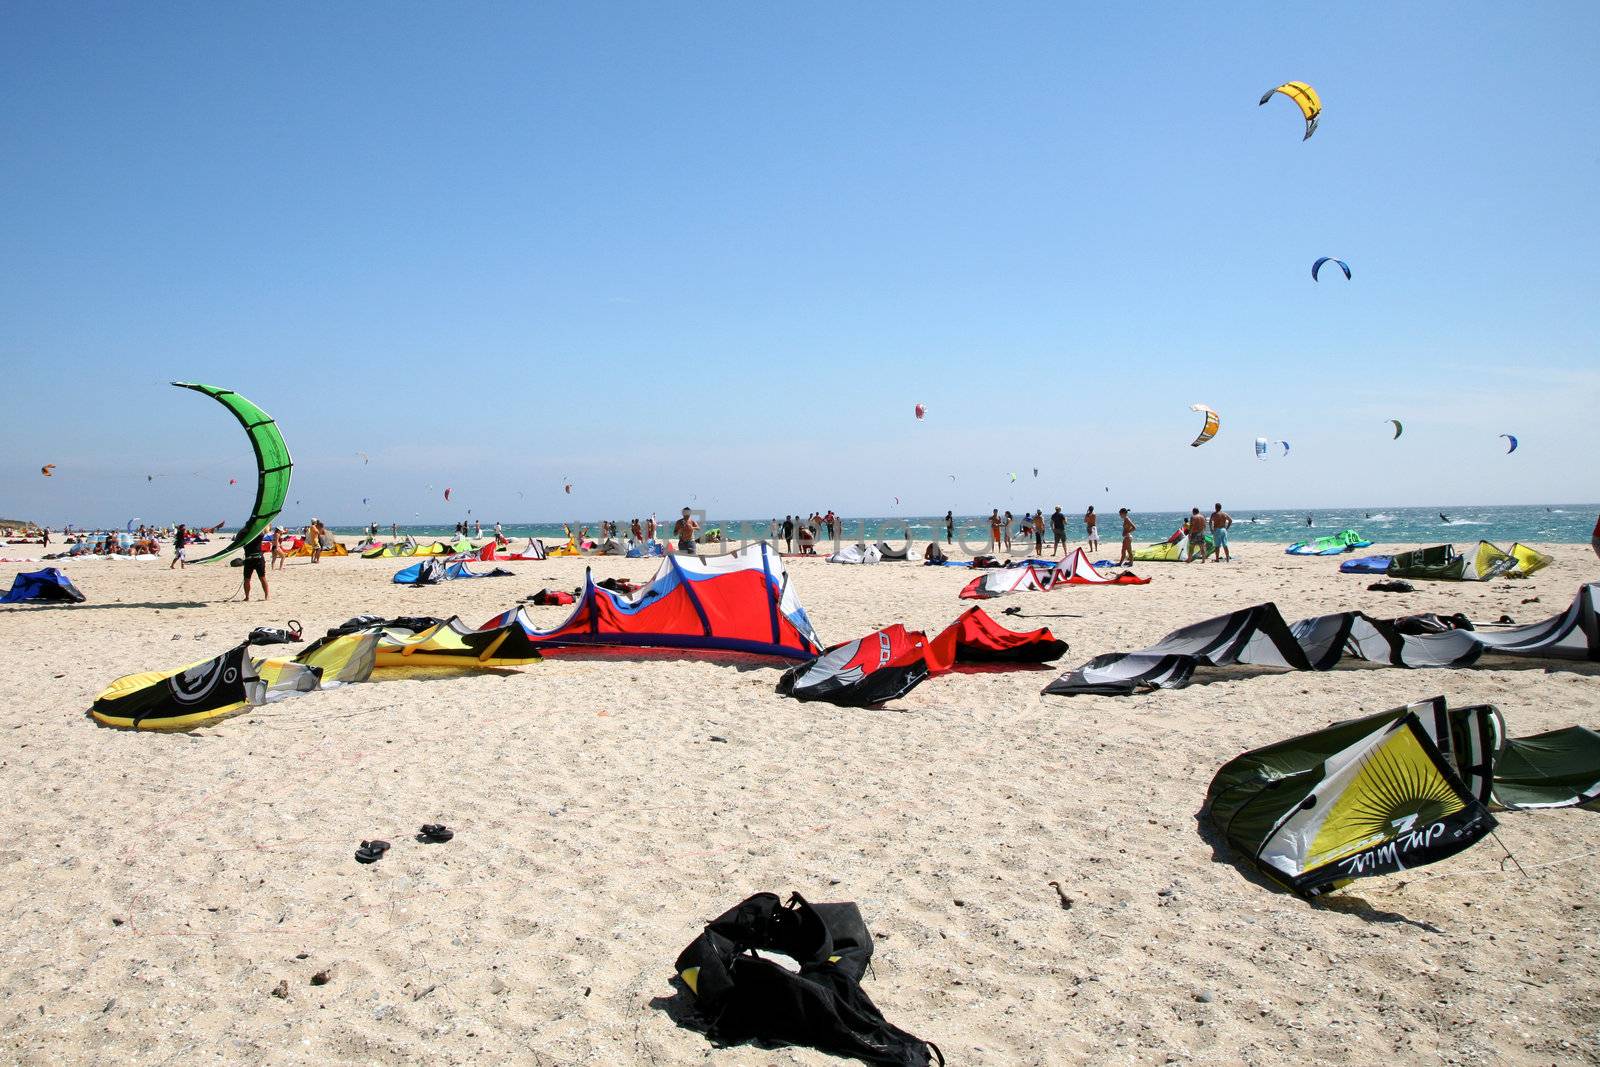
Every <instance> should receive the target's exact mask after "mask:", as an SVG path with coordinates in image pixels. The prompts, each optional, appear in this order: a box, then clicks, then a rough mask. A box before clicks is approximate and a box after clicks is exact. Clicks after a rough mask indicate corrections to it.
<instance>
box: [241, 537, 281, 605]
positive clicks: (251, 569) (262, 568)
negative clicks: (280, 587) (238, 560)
mask: <svg viewBox="0 0 1600 1067" xmlns="http://www.w3.org/2000/svg"><path fill="white" fill-rule="evenodd" d="M273 545H274V546H276V545H277V542H276V541H274V542H273ZM251 575H254V576H255V577H257V578H260V579H261V599H262V600H269V599H271V597H272V591H271V590H269V589H268V588H267V561H266V560H264V559H262V558H261V538H259V537H252V538H251V539H250V540H249V541H248V542H246V544H245V546H244V598H245V599H246V600H249V599H250V577H251Z"/></svg>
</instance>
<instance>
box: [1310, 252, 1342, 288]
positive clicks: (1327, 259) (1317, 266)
mask: <svg viewBox="0 0 1600 1067" xmlns="http://www.w3.org/2000/svg"><path fill="white" fill-rule="evenodd" d="M1324 263H1337V264H1339V269H1340V270H1342V271H1344V278H1345V281H1349V280H1350V264H1348V263H1346V262H1345V261H1344V260H1342V259H1334V258H1333V257H1332V256H1323V257H1322V258H1321V259H1319V260H1317V261H1316V262H1315V263H1313V264H1311V280H1312V281H1314V282H1318V281H1321V280H1322V279H1321V278H1318V277H1317V275H1318V274H1319V273H1320V272H1321V270H1322V265H1323V264H1324Z"/></svg>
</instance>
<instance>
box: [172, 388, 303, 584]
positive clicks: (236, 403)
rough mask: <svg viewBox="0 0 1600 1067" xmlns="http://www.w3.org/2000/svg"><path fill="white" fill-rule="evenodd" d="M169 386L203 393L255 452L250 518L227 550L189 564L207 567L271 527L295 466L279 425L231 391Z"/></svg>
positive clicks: (287, 492) (286, 494)
mask: <svg viewBox="0 0 1600 1067" xmlns="http://www.w3.org/2000/svg"><path fill="white" fill-rule="evenodd" d="M172 384H173V385H175V386H177V387H178V388H180V389H193V390H194V391H195V392H197V393H204V394H205V395H206V396H209V397H210V398H211V399H213V400H215V401H216V402H217V403H219V404H221V405H222V406H223V407H225V408H227V409H228V410H229V411H231V412H233V417H234V418H236V419H238V420H239V425H241V426H243V427H244V432H245V433H247V434H249V435H250V445H251V447H253V448H254V449H255V451H256V502H255V505H254V506H253V507H252V508H251V509H250V518H249V519H248V520H247V521H246V522H245V523H244V525H242V526H241V527H239V532H238V533H237V534H235V535H234V538H233V540H232V541H230V542H228V545H227V547H226V548H223V549H221V550H219V551H216V552H213V553H211V555H209V556H206V557H205V558H203V559H196V560H190V562H191V563H206V562H208V561H210V560H214V559H219V558H221V557H222V556H226V555H227V554H228V553H230V552H232V551H234V550H235V549H238V548H241V547H243V546H244V545H247V544H249V543H250V542H251V540H252V539H254V538H257V537H260V536H261V534H262V532H263V531H264V530H266V528H267V527H268V526H271V525H272V520H273V519H275V518H277V517H278V512H280V511H282V510H283V502H284V499H285V498H286V497H287V496H288V495H289V475H290V473H291V472H292V471H293V470H294V463H293V461H292V460H290V458H289V446H288V445H286V444H284V443H283V434H281V433H279V432H278V424H277V423H276V422H275V421H274V420H273V418H272V416H271V415H268V414H267V413H266V412H265V411H262V410H261V409H260V408H258V407H256V406H255V405H254V404H252V403H250V401H248V400H246V399H245V398H244V397H242V396H240V395H239V394H238V393H236V392H234V391H233V390H232V389H220V388H218V387H217V386H215V385H200V384H198V383H196V382H173V383H172Z"/></svg>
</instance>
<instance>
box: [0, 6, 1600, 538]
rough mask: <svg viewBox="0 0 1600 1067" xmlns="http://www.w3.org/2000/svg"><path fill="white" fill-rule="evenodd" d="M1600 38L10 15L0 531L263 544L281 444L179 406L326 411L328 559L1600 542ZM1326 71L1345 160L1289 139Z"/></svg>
mask: <svg viewBox="0 0 1600 1067" xmlns="http://www.w3.org/2000/svg"><path fill="white" fill-rule="evenodd" d="M1597 41H1600V5H1594V4H1589V3H1572V4H1542V5H1503V4H1434V5H1388V4H1352V5H1341V6H1339V7H1338V8H1335V9H1324V8H1295V7H1294V6H1293V5H1289V6H1283V5H1280V6H1277V7H1272V6H1266V7H1259V6H1258V7H1255V8H1249V9H1245V10H1243V11H1241V12H1239V13H1236V14H1229V15H1218V14H1215V13H1213V12H1212V11H1211V10H1210V9H1209V8H1207V7H1204V6H1199V5H1143V6H1140V7H1138V8H1137V9H1132V8H1130V9H1128V10H1117V9H1115V8H1113V7H1110V6H1107V5H1095V6H1093V7H1090V6H1088V5H1068V4H1057V3H1041V4H1015V5H1006V6H1003V7H1001V6H995V5H981V6H980V5H956V4H949V5H941V4H921V3H919V4H874V5H853V4H852V5H845V4H837V5H750V4H734V3H728V4H714V3H702V4H693V5H689V4H681V5H672V4H621V3H618V4H603V5H580V4H570V5H563V6H554V5H543V6H539V7H533V6H530V5H515V4H506V5H488V4H470V5H432V4H430V5H423V4H412V5H406V4H396V5H388V6H384V7H382V8H356V7H349V6H346V5H284V4H272V5H266V4H262V5H252V4H193V5H187V4H157V5H135V4H126V3H124V4H78V5H50V6H47V5H28V4H16V3H13V4H9V5H5V6H3V7H0V100H3V101H4V106H3V107H0V144H3V145H4V151H3V152H0V200H3V203H4V204H5V215H4V220H5V221H4V229H3V239H0V278H3V283H0V364H3V366H4V368H5V377H6V381H7V383H8V385H9V386H10V388H9V389H8V391H7V392H8V396H9V399H10V403H9V404H7V406H6V407H7V414H6V417H5V419H4V420H0V514H20V515H25V516H29V517H33V518H39V519H45V520H48V521H51V522H60V521H62V520H67V519H70V520H73V521H76V522H79V523H97V522H112V521H116V522H121V521H122V520H123V519H125V518H126V517H128V516H130V515H139V516H141V517H144V518H147V519H152V520H155V519H161V520H166V519H172V520H176V519H179V518H184V519H189V520H194V521H203V522H211V521H215V520H216V519H218V518H221V517H223V516H227V517H229V518H230V519H233V520H235V521H237V519H239V518H242V517H243V516H244V515H245V514H246V512H247V508H248V492H247V491H246V490H247V487H246V486H244V485H243V484H242V483H243V481H244V479H245V478H246V477H247V476H249V475H250V473H251V469H252V468H251V466H250V463H249V453H248V448H247V445H246V442H245V441H244V438H243V435H242V434H241V433H239V431H238V430H237V428H236V427H235V426H233V425H232V423H231V421H230V420H229V419H228V418H227V416H226V414H225V413H224V412H222V410H221V409H220V408H219V407H216V406H215V405H211V404H209V403H208V402H207V401H206V400H205V399H204V398H202V397H199V396H198V395H196V394H193V393H189V392H187V391H181V390H176V389H171V388H169V387H168V386H166V384H165V383H166V382H167V381H170V380H172V379H191V380H198V381H204V382H210V383H215V384H220V385H225V386H227V387H230V388H234V389H237V390H239V391H240V392H242V393H244V394H245V395H247V396H249V397H250V398H251V399H253V400H255V401H256V402H257V403H259V404H261V405H262V406H263V407H264V408H266V409H267V410H269V411H271V412H272V413H273V414H274V415H275V416H277V418H278V420H279V422H280V424H281V425H282V427H283V429H284V433H285V436H286V437H287V439H288V441H289V444H290V447H291V449H292V451H293V453H294V456H295V459H296V463H297V466H296V471H295V477H294V488H293V489H292V490H291V493H290V498H291V506H290V508H289V509H288V510H287V511H286V512H285V518H286V519H289V520H293V521H303V519H304V518H305V517H307V516H309V515H310V514H312V513H316V514H320V515H321V516H322V517H323V518H324V519H327V520H329V521H333V522H340V523H345V522H349V523H355V522H361V521H364V520H365V519H367V518H368V517H370V518H373V519H377V520H379V521H382V522H385V523H387V522H389V521H391V520H394V521H401V522H406V521H412V520H413V517H415V516H419V515H420V517H421V518H422V519H426V520H435V519H454V518H456V517H459V515H460V514H461V513H462V512H463V511H464V509H465V508H466V507H471V508H473V513H474V515H475V516H477V517H481V518H483V519H484V520H485V521H492V519H493V518H496V517H498V518H501V519H504V520H506V521H514V520H521V519H530V520H546V519H557V518H563V517H568V516H575V517H585V518H598V517H622V518H626V517H628V516H631V515H634V514H642V513H647V512H649V511H652V510H656V511H661V512H667V511H670V510H672V509H674V508H676V507H677V506H678V505H679V504H680V503H683V502H686V501H688V500H689V498H690V496H691V494H692V495H693V496H694V498H695V501H696V503H697V504H698V505H700V506H707V507H709V508H710V509H711V510H712V511H713V512H715V513H718V514H721V515H749V516H755V515H765V514H769V513H772V512H778V513H783V512H786V511H792V510H798V509H807V510H809V509H812V508H819V509H826V508H828V507H833V508H836V509H838V510H840V511H841V512H844V513H870V514H882V513H885V512H887V511H889V510H890V508H891V502H892V499H893V498H894V497H896V496H898V497H899V498H900V499H901V501H902V504H901V505H900V508H899V510H900V511H901V512H902V513H904V512H908V511H909V512H913V513H930V512H942V511H943V510H944V509H945V508H947V507H954V508H955V509H956V510H957V511H979V510H985V511H986V510H987V509H988V508H989V507H990V506H993V505H1000V506H1002V507H1006V506H1010V507H1014V508H1020V507H1023V506H1034V505H1038V506H1042V507H1045V508H1046V509H1048V508H1049V507H1051V506H1053V505H1055V504H1058V503H1059V504H1063V505H1065V506H1067V507H1068V508H1069V510H1070V509H1072V508H1074V507H1078V506H1081V505H1082V504H1083V503H1086V502H1091V501H1092V502H1095V503H1097V504H1106V503H1108V502H1109V501H1108V499H1107V496H1106V494H1105V492H1104V488H1105V486H1107V485H1109V486H1110V487H1111V489H1112V492H1111V494H1110V496H1111V498H1113V499H1114V500H1115V501H1116V502H1117V503H1126V504H1129V505H1131V506H1134V507H1138V508H1178V507H1187V506H1189V505H1191V504H1199V503H1205V502H1209V501H1211V500H1214V499H1219V498H1220V499H1223V500H1227V501H1234V502H1237V503H1238V504H1239V505H1240V506H1283V507H1300V506H1330V505H1339V504H1363V503H1368V504H1429V503H1442V502H1451V503H1468V502H1472V503H1518V502H1539V501H1578V500H1594V499H1596V498H1600V474H1597V473H1596V471H1597V469H1600V468H1597V464H1595V463H1594V461H1593V456H1594V454H1595V450H1596V446H1595V443H1594V412H1595V411H1596V410H1597V402H1600V358H1597V347H1596V344H1597V338H1600V330H1597V327H1600V311H1597V307H1600V300H1597V299H1596V293H1597V291H1600V286H1597V282H1600V268H1597V267H1596V262H1597V256H1596V252H1595V249H1596V247H1597V244H1600V241H1597V238H1600V232H1597V231H1600V222H1597V207H1596V202H1595V196H1594V190H1595V189H1596V187H1597V184H1600V181H1597V179H1600V148H1597V147H1596V145H1597V144H1600V137H1597V134H1600V115H1597V105H1596V103H1595V100H1594V97H1593V95H1592V94H1590V93H1587V92H1583V91H1579V90H1577V89H1576V88H1575V87H1581V86H1585V85H1587V84H1589V83H1590V82H1591V81H1592V77H1593V69H1594V67H1595V65H1596V63H1597V61H1600V45H1597V44H1596V42H1597ZM1290 79H1298V80H1305V81H1308V82H1310V83H1312V84H1313V85H1315V86H1316V87H1317V89H1318V90H1319V91H1320V92H1321V94H1322V98H1323V103H1324V107H1325V111H1324V114H1323V119H1322V125H1321V128H1320V129H1319V131H1318V132H1317V134H1316V136H1314V137H1313V138H1312V139H1311V140H1309V141H1307V142H1304V143H1302V141H1301V134H1302V132H1303V123H1302V120H1301V118H1300V115H1299V113H1298V111H1297V110H1296V109H1295V108H1294V106H1293V105H1292V104H1291V103H1290V102H1289V101H1287V100H1285V99H1283V98H1281V97H1280V98H1275V99H1274V100H1272V101H1271V102H1270V103H1269V104H1268V106H1266V107H1257V105H1256V100H1257V99H1258V98H1259V96H1260V95H1261V93H1262V92H1263V91H1265V90H1266V89H1267V88H1270V87H1271V86H1273V85H1276V84H1278V83H1280V82H1282V81H1287V80H1290ZM1321 255H1334V256H1338V257H1340V258H1343V259H1345V260H1347V261H1349V263H1350V264H1351V267H1352V269H1353V271H1354V273H1355V278H1354V281H1352V282H1345V281H1344V280H1343V278H1342V277H1337V276H1336V277H1335V278H1333V279H1329V278H1328V276H1327V274H1326V273H1325V274H1324V280H1323V281H1322V282H1321V283H1320V284H1314V283H1312V281H1311V279H1310V275H1309V271H1310V266H1311V262H1312V261H1313V260H1314V259H1315V258H1316V257H1318V256H1321ZM919 401H920V402H922V403H925V404H926V405H927V406H928V409H929V415H928V418H927V420H926V421H924V422H922V423H918V422H916V420H915V419H914V418H913V416H912V408H913V405H914V404H915V403H917V402H919ZM1197 401H1200V402H1205V403H1208V404H1210V405H1212V406H1214V407H1216V408H1217V409H1218V410H1219V411H1221V413H1222V416H1223V431H1222V433H1221V434H1220V435H1219V436H1218V438H1217V439H1216V440H1215V441H1213V442H1212V443H1210V444H1208V445H1206V446H1205V447H1203V448H1199V449H1193V448H1190V447H1188V442H1189V441H1190V439H1191V438H1192V437H1193V435H1194V433H1195V432H1196V430H1197V428H1198V423H1199V416H1197V415H1194V414H1192V413H1191V412H1190V411H1189V410H1188V405H1189V404H1191V403H1194V402H1197ZM1390 417H1398V418H1401V419H1403V420H1404V421H1405V423H1406V427H1407V429H1406V434H1405V436H1404V437H1403V438H1402V439H1401V440H1400V441H1398V442H1394V441H1391V440H1390V439H1389V431H1388V429H1387V427H1386V425H1385V424H1384V421H1383V420H1385V419H1387V418H1390ZM1501 432H1511V433H1516V434H1518V436H1519V437H1520V438H1521V440H1522V446H1521V448H1520V449H1519V450H1518V452H1517V454H1516V455H1515V456H1511V457H1506V456H1503V455H1502V454H1501V451H1502V448H1503V442H1502V441H1500V440H1499V439H1498V438H1497V436H1496V435H1497V434H1499V433H1501ZM1258 434H1259V435H1263V436H1267V437H1270V438H1274V439H1277V438H1286V439H1288V440H1290V441H1291V442H1293V445H1294V452H1293V454H1292V456H1291V457H1290V458H1289V459H1287V460H1284V461H1275V462H1268V463H1259V462H1257V461H1256V460H1255V459H1254V456H1253V452H1252V449H1251V443H1252V441H1253V439H1254V438H1255V437H1256V436H1257V435H1258ZM358 451H359V452H366V453H367V454H368V455H370V457H371V462H370V463H364V462H363V461H362V460H361V459H359V458H358V457H357V455H356V453H357V452H358ZM46 462H54V463H56V464H57V468H56V472H55V476H54V477H53V478H50V479H45V478H42V477H40V475H39V473H38V470H39V467H40V466H41V465H42V464H43V463H46ZM1033 467H1039V468H1040V476H1039V478H1038V480H1037V483H1036V485H1031V486H1026V487H1025V490H1024V491H1018V490H1014V489H1012V488H1011V487H1010V485H1009V481H1008V479H1007V477H1006V475H1007V473H1008V472H1010V471H1025V472H1029V474H1030V477H1029V478H1028V481H1032V479H1031V468H1033ZM150 474H154V475H157V477H156V479H155V480H154V481H148V480H147V475H150ZM951 474H954V475H956V480H955V481H954V482H952V481H951V480H950V477H949V476H950V475H951ZM230 477H234V478H239V479H240V480H241V485H239V486H234V487H229V486H228V485H227V480H228V478H230ZM567 480H570V481H571V482H572V484H573V486H574V489H573V493H572V495H570V496H569V495H565V494H563V493H562V491H561V487H562V484H563V482H564V481H567ZM446 485H449V486H452V487H453V488H454V490H455V493H454V497H455V502H454V503H453V504H451V505H446V504H445V503H444V502H443V500H442V490H443V487H444V486H446ZM363 498H366V499H368V500H370V501H371V503H370V504H369V505H366V506H363V505H362V503H361V501H362V499H363ZM1035 498H1036V499H1035ZM297 500H298V501H300V502H301V503H300V504H299V505H298V506H296V505H295V504H294V501H297Z"/></svg>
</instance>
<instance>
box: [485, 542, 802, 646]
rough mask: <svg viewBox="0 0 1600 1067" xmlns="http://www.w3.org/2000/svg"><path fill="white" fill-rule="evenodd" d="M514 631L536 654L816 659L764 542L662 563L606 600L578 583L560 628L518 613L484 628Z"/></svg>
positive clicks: (779, 564)
mask: <svg viewBox="0 0 1600 1067" xmlns="http://www.w3.org/2000/svg"><path fill="white" fill-rule="evenodd" d="M513 622H515V623H518V624H520V625H521V627H522V629H523V631H524V632H526V634H527V636H528V639H529V640H530V641H531V642H532V643H533V644H535V645H537V646H538V647H540V648H550V647H558V646H563V645H574V646H578V645H590V646H596V645H597V646H611V647H621V648H679V649H689V650H721V651H727V652H746V653H750V654H753V655H758V656H784V657H787V658H789V659H808V658H810V657H812V656H815V655H817V653H819V652H820V651H822V645H821V643H820V642H819V641H818V640H817V636H816V633H815V631H813V630H812V628H811V620H810V619H809V618H807V617H806V612H805V609H804V608H802V607H801V606H800V599H799V597H797V596H796V595H795V592H794V587H793V586H792V585H790V584H789V575H788V573H787V572H786V571H785V570H784V567H783V561H782V559H780V558H779V556H778V553H777V552H776V551H774V550H773V549H772V547H771V546H770V545H768V544H767V543H766V542H761V543H759V544H754V545H750V546H748V547H746V548H743V549H740V550H739V551H737V552H730V553H727V554H726V555H721V556H690V555H676V554H674V555H669V556H667V557H666V558H664V559H663V560H662V561H661V567H660V569H659V570H657V571H656V574H655V577H654V578H652V579H650V584H649V585H647V586H645V588H643V589H641V590H639V591H638V592H637V593H633V594H631V595H623V594H620V593H614V592H612V591H611V590H608V589H602V588H600V587H599V586H598V585H596V584H595V581H594V577H593V575H589V574H586V575H585V576H584V583H583V592H582V593H581V594H580V595H579V597H578V603H577V604H576V605H575V606H574V607H573V609H572V614H571V615H569V616H568V617H567V619H566V621H564V622H562V623H560V624H558V625H556V626H553V627H551V628H550V629H548V630H541V629H539V628H538V627H536V626H534V625H533V623H532V621H531V620H530V619H529V618H528V616H527V613H526V612H524V611H523V610H522V609H521V608H516V609H514V610H512V611H508V612H505V613H503V614H501V615H497V616H495V617H494V618H493V619H490V620H489V621H488V622H487V623H485V624H484V626H485V627H490V626H503V625H508V624H510V623H513Z"/></svg>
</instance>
